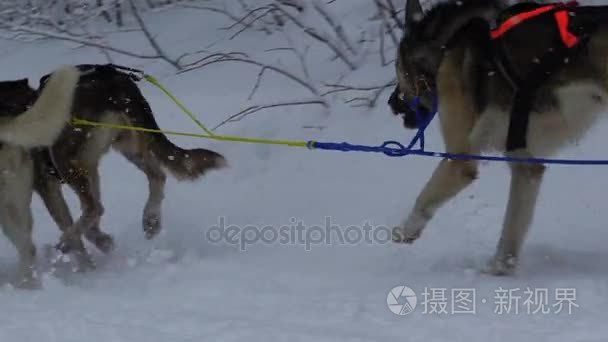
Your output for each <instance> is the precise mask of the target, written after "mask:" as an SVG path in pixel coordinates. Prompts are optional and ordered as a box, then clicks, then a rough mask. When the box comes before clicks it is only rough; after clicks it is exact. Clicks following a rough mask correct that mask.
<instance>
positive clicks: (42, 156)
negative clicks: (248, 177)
mask: <svg viewBox="0 0 608 342" xmlns="http://www.w3.org/2000/svg"><path fill="white" fill-rule="evenodd" d="M77 67H78V68H79V69H80V71H81V77H80V79H79V81H78V85H77V88H76V92H75V94H74V103H73V106H72V111H71V114H72V117H77V118H80V119H85V120H89V121H94V122H101V123H111V124H121V125H128V126H138V127H145V128H149V129H159V127H158V124H157V123H156V120H155V119H154V115H153V113H152V109H151V108H150V105H149V104H148V102H147V101H146V99H145V98H144V96H143V95H142V93H141V92H140V90H139V88H138V87H137V84H136V83H135V81H134V80H133V79H132V78H131V75H130V74H128V73H124V72H121V71H119V70H117V69H115V68H114V67H113V66H111V65H78V66H77ZM47 81H48V82H47ZM49 82H50V80H49V79H48V75H47V76H44V77H43V78H42V79H41V80H40V84H41V86H40V88H39V89H38V90H34V89H32V88H30V86H29V85H28V80H27V79H23V80H18V81H14V83H18V84H19V86H14V87H13V89H12V92H11V99H12V100H13V103H28V102H31V101H32V99H35V98H37V96H38V93H40V91H42V94H44V92H45V89H46V88H47V87H48V86H50V83H49ZM0 96H4V95H3V94H2V93H0ZM110 148H114V149H115V150H116V151H118V152H119V153H120V154H122V155H123V156H124V157H125V158H126V159H127V160H128V161H129V162H131V163H132V164H133V165H135V166H136V167H137V168H138V169H139V170H141V171H142V172H143V173H144V174H145V175H146V177H147V179H148V183H149V196H148V199H147V203H146V205H145V207H144V210H143V223H142V224H143V230H144V232H145V235H146V237H147V238H149V239H151V238H153V237H154V236H156V234H157V233H158V232H159V231H160V230H161V224H160V222H161V203H162V200H163V198H164V185H165V180H166V175H165V171H164V170H163V167H164V168H166V169H168V171H169V172H170V173H171V174H172V175H173V176H175V177H176V178H177V179H179V180H195V179H197V178H199V177H200V176H202V175H203V174H205V173H206V172H207V171H209V170H212V169H220V168H223V167H225V166H227V162H226V160H225V159H224V157H223V156H222V155H220V154H218V153H216V152H214V151H210V150H206V149H200V148H196V149H189V150H188V149H182V148H180V147H178V146H176V145H175V144H173V143H172V142H171V141H170V140H169V139H168V138H167V137H166V136H165V135H164V134H157V133H147V132H138V131H129V130H121V129H113V128H101V127H90V126H66V127H65V128H64V129H63V131H62V132H61V134H60V135H59V137H58V138H57V139H56V140H55V143H54V144H53V145H52V146H50V147H48V148H38V149H34V150H32V158H33V160H34V164H35V177H34V189H35V191H36V192H37V193H38V194H39V195H40V197H41V199H42V201H43V202H44V204H45V206H46V208H47V209H48V211H49V213H50V215H51V216H52V218H53V220H54V221H55V222H56V224H57V225H58V227H59V229H60V230H61V231H62V237H61V240H60V242H59V244H58V246H57V247H58V249H59V250H60V251H61V252H63V253H72V255H74V256H75V258H76V261H77V263H78V266H79V267H81V268H82V269H91V268H94V264H93V262H92V259H91V258H90V255H89V254H88V253H87V251H86V249H85V247H84V244H83V241H82V236H83V235H84V237H85V238H86V239H87V240H89V241H90V242H91V243H93V244H94V245H95V246H96V247H97V248H98V249H99V250H101V251H102V252H104V253H108V252H110V251H111V250H112V248H113V238H112V236H111V235H109V234H107V233H104V232H103V231H102V230H101V229H100V226H99V224H100V220H101V216H102V215H103V213H104V207H103V205H102V203H101V195H100V183H99V173H98V168H99V163H100V160H101V158H102V157H103V155H104V154H106V153H107V152H108V151H109V149H110ZM62 183H66V184H67V185H68V186H69V187H70V188H71V189H72V190H73V191H74V192H75V193H76V194H77V196H78V198H79V201H80V205H81V210H82V214H81V215H80V217H79V218H78V219H77V220H76V221H75V222H74V220H73V219H72V216H71V215H70V211H69V208H68V205H67V203H66V201H65V199H64V197H63V194H62V191H61V189H62Z"/></svg>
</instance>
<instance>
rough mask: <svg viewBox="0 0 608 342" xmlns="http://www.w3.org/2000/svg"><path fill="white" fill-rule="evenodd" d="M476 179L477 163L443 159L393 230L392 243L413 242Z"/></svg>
mask: <svg viewBox="0 0 608 342" xmlns="http://www.w3.org/2000/svg"><path fill="white" fill-rule="evenodd" d="M476 178H477V162H476V161H473V160H448V159H444V160H442V161H441V162H440V163H439V165H438V166H437V168H436V169H435V171H434V172H433V175H432V176H431V178H430V179H429V181H428V182H427V183H426V185H425V186H424V189H423V190H422V192H421V193H420V195H418V198H417V199H416V203H415V205H414V209H413V210H412V211H411V212H410V214H409V216H408V218H407V219H406V220H405V222H403V224H401V225H400V226H397V227H395V228H394V229H393V241H395V242H399V243H404V242H405V243H413V242H414V241H416V240H417V239H418V238H419V237H420V235H421V234H422V231H423V230H424V228H425V227H426V224H427V223H428V221H429V220H430V219H431V218H432V217H433V215H434V214H435V211H437V209H439V207H441V206H442V205H443V204H445V203H446V202H447V201H448V200H450V199H451V198H453V197H454V196H456V195H457V194H458V193H459V192H460V191H462V190H463V189H464V188H466V187H467V186H468V185H469V184H471V183H472V182H473V181H474V180H475V179H476Z"/></svg>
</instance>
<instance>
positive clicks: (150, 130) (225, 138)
mask: <svg viewBox="0 0 608 342" xmlns="http://www.w3.org/2000/svg"><path fill="white" fill-rule="evenodd" d="M72 124H74V125H84V126H95V127H106V128H115V129H124V130H129V131H138V132H147V133H163V134H169V135H181V136H186V137H196V138H204V139H213V140H221V141H236V142H243V143H254V144H269V145H284V146H291V147H308V142H306V141H291V140H272V139H259V138H244V137H234V136H227V135H217V134H200V133H186V132H177V131H167V130H161V129H153V128H146V127H138V126H129V125H119V124H111V123H105V122H96V121H89V120H83V119H78V118H74V119H72Z"/></svg>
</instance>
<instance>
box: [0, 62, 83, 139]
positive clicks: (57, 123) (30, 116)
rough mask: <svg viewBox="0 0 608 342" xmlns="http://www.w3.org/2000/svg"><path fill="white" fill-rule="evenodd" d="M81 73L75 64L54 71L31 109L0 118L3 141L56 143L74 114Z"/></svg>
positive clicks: (0, 137)
mask: <svg viewBox="0 0 608 342" xmlns="http://www.w3.org/2000/svg"><path fill="white" fill-rule="evenodd" d="M79 77H80V72H79V71H78V69H76V68H75V67H72V66H68V67H63V68H61V69H59V70H57V71H56V72H55V73H53V75H51V77H50V79H49V81H48V82H47V84H46V87H45V88H44V90H43V91H42V93H41V94H40V96H39V98H38V100H37V101H36V102H35V103H34V105H33V106H32V107H31V108H30V109H28V110H27V111H26V112H24V113H23V114H21V115H19V116H18V117H16V118H14V119H10V120H3V121H0V141H2V142H5V143H11V144H15V145H19V146H23V147H26V148H30V147H37V146H49V145H52V144H53V142H54V141H55V139H57V137H58V136H59V134H60V133H61V130H62V129H63V127H64V126H65V124H66V123H67V122H68V120H69V118H70V115H71V113H70V112H71V109H72V101H73V96H74V91H75V88H76V84H77V82H78V79H79Z"/></svg>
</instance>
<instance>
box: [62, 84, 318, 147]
mask: <svg viewBox="0 0 608 342" xmlns="http://www.w3.org/2000/svg"><path fill="white" fill-rule="evenodd" d="M144 78H145V79H146V80H147V81H148V82H150V83H152V84H153V85H154V86H156V87H157V88H158V89H160V90H162V92H163V93H165V94H166V95H167V96H168V97H169V98H170V99H171V100H172V101H173V102H174V103H175V104H176V105H177V106H178V107H179V108H180V109H181V110H182V111H183V112H184V113H186V115H188V117H190V119H192V121H194V122H195V123H196V124H197V125H198V126H199V127H200V128H201V129H202V130H203V131H204V132H205V134H197V133H185V132H178V131H168V130H161V129H153V128H146V127H137V126H130V125H120V124H111V123H106V122H97V121H90V120H83V119H79V118H73V119H72V121H71V123H72V124H73V125H76V126H78V125H84V126H94V127H106V128H114V129H123V130H129V131H139V132H147V133H160V134H169V135H180V136H187V137H196V138H204V139H213V140H221V141H235V142H243V143H253V144H267V145H284V146H291V147H310V146H311V145H310V143H309V142H307V141H292V140H273V139H260V138H244V137H236V136H226V135H217V134H215V133H213V132H212V131H211V130H210V129H208V128H207V126H205V125H204V124H203V123H202V122H200V121H199V120H198V119H197V118H196V116H195V115H194V114H193V113H192V112H191V111H190V110H188V108H186V107H185V106H184V105H183V104H182V103H181V102H180V101H179V100H178V99H177V98H176V97H175V96H173V94H171V92H169V90H167V89H166V88H165V87H163V86H162V85H161V84H160V82H159V81H158V80H157V79H156V78H154V77H153V76H150V75H145V76H144Z"/></svg>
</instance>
